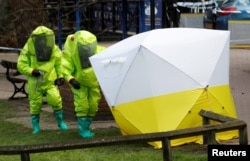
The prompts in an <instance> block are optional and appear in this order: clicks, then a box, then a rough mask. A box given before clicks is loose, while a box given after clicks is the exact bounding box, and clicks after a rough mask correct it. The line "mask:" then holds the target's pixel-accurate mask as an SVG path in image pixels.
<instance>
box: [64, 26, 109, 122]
mask: <svg viewBox="0 0 250 161" xmlns="http://www.w3.org/2000/svg"><path fill="white" fill-rule="evenodd" d="M79 44H80V45H79ZM79 46H83V48H87V50H89V51H90V52H89V53H92V54H97V53H99V52H101V51H103V50H104V49H105V47H102V46H100V45H98V44H97V39H96V36H95V35H93V34H92V33H90V32H88V31H85V30H81V31H77V32H76V33H75V34H72V35H69V36H68V37H67V39H66V42H65V44H64V50H63V59H62V62H63V75H64V78H65V80H66V81H68V82H70V81H71V80H72V79H75V80H77V81H78V82H79V83H80V89H75V88H73V87H72V85H71V84H70V87H71V90H72V92H73V94H74V106H75V113H76V116H77V117H94V116H95V115H96V112H97V110H98V104H99V101H100V99H101V94H100V88H99V84H98V81H97V78H96V76H95V73H94V70H93V68H92V67H91V66H90V62H89V59H88V57H89V56H91V54H90V55H87V56H85V58H82V57H81V54H84V53H87V52H85V51H86V50H85V49H81V48H79ZM79 50H81V52H79Z"/></svg>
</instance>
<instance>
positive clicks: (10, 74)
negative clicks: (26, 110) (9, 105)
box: [1, 60, 28, 99]
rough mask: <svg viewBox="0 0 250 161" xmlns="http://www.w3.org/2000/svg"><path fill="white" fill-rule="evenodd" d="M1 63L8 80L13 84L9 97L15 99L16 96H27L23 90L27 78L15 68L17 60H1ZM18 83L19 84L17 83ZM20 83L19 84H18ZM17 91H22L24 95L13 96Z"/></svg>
mask: <svg viewBox="0 0 250 161" xmlns="http://www.w3.org/2000/svg"><path fill="white" fill-rule="evenodd" d="M1 65H2V66H3V67H4V68H6V78H7V80H8V81H10V82H11V83H12V85H13V86H14V92H13V94H12V96H11V97H9V99H17V98H27V97H28V93H27V92H26V90H25V85H26V83H27V79H26V78H25V76H24V75H22V74H21V73H19V72H18V70H17V62H13V61H8V60H1ZM18 84H19V85H18ZM20 84H21V85H20ZM17 93H23V94H24V95H25V96H24V97H15V96H16V94H17Z"/></svg>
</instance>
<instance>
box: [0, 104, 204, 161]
mask: <svg viewBox="0 0 250 161" xmlns="http://www.w3.org/2000/svg"><path fill="white" fill-rule="evenodd" d="M17 105H18V103H15V102H14V101H5V100H0V125H1V126H0V133H1V134H0V135H1V137H0V146H6V145H26V144H39V143H53V142H60V141H70V140H80V139H82V138H80V136H79V135H78V131H77V129H69V130H68V131H60V130H44V131H41V133H39V134H38V135H32V134H31V131H32V130H31V129H30V128H27V127H25V126H24V125H23V124H16V123H12V122H9V121H6V119H8V118H13V117H17V116H16V115H15V113H16V112H17V111H16V109H14V107H13V106H17ZM94 133H95V134H96V136H95V137H102V136H110V137H112V136H116V135H121V133H120V131H119V129H117V128H115V127H111V128H100V129H95V130H94ZM162 158H163V157H162V150H156V149H154V148H153V147H152V146H150V145H149V144H147V143H145V144H142V143H133V144H126V145H115V146H105V147H95V148H87V149H78V150H67V151H57V152H46V153H36V154H31V155H30V160H31V161H153V160H154V161H161V160H163V159H162ZM172 158H173V161H206V160H207V154H206V147H204V146H203V145H185V146H180V147H172ZM18 160H20V156H19V155H1V156H0V161H18Z"/></svg>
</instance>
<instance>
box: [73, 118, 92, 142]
mask: <svg viewBox="0 0 250 161" xmlns="http://www.w3.org/2000/svg"><path fill="white" fill-rule="evenodd" d="M91 122H92V118H88V117H78V118H77V124H78V129H79V134H80V136H81V137H83V138H92V137H94V133H92V132H91V131H90V129H89V126H90V124H91Z"/></svg>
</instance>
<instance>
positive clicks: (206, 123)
mask: <svg viewBox="0 0 250 161" xmlns="http://www.w3.org/2000/svg"><path fill="white" fill-rule="evenodd" d="M209 124H210V120H209V119H208V118H207V117H202V125H203V126H204V125H209ZM208 141H209V138H208V134H207V133H205V134H204V135H203V144H204V145H206V144H208Z"/></svg>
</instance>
